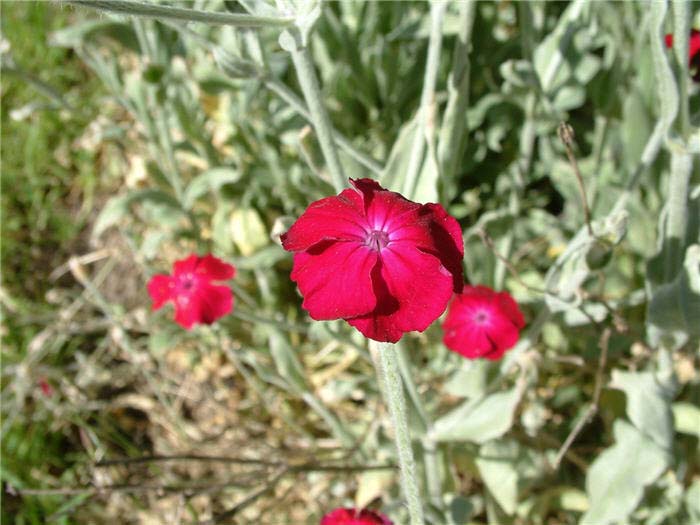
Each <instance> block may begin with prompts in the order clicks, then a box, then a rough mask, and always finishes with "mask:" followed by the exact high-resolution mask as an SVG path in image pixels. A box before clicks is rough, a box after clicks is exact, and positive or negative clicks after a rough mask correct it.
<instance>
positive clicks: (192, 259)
mask: <svg viewBox="0 0 700 525" xmlns="http://www.w3.org/2000/svg"><path fill="white" fill-rule="evenodd" d="M198 262H199V257H198V256H197V255H196V254H194V253H193V254H192V255H190V256H189V257H187V258H185V259H180V260H178V261H175V263H174V264H173V276H175V277H177V276H178V275H180V274H183V273H189V272H194V271H195V270H196V269H197V263H198Z"/></svg>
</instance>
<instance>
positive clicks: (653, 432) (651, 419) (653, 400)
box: [610, 370, 674, 451]
mask: <svg viewBox="0 0 700 525" xmlns="http://www.w3.org/2000/svg"><path fill="white" fill-rule="evenodd" d="M610 386H611V387H612V388H617V389H620V390H622V391H624V392H625V395H626V396H627V416H628V417H629V418H630V421H631V422H632V423H633V424H634V426H635V427H637V429H638V430H640V431H641V432H643V433H644V434H645V435H647V436H648V437H650V438H651V439H652V440H654V442H655V443H656V444H657V445H658V446H659V447H660V448H662V449H663V450H667V451H670V450H671V445H672V443H673V415H672V413H671V399H672V397H673V394H674V392H673V390H671V389H670V388H668V386H667V385H663V384H662V383H661V382H660V381H659V380H658V378H657V377H656V375H655V374H654V373H652V372H625V371H622V370H613V371H612V380H611V382H610Z"/></svg>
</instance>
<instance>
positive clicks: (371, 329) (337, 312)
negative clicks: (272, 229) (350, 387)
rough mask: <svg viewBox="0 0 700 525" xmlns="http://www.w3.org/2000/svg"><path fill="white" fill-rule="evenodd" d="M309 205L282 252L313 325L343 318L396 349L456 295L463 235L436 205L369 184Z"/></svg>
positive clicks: (354, 182)
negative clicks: (291, 261) (289, 254)
mask: <svg viewBox="0 0 700 525" xmlns="http://www.w3.org/2000/svg"><path fill="white" fill-rule="evenodd" d="M350 182H351V183H352V185H353V188H352V189H347V190H344V191H342V192H341V193H340V195H338V196H337V197H327V198H325V199H321V200H319V201H316V202H314V203H312V204H311V205H310V206H309V207H308V208H307V209H306V211H305V212H304V213H303V214H302V215H301V217H299V219H298V220H297V221H296V222H295V223H294V224H293V225H292V227H291V228H290V229H289V231H288V232H287V233H285V234H283V235H282V246H284V249H285V250H287V251H291V252H295V253H294V268H293V270H292V275H291V278H292V280H293V281H295V282H296V283H297V285H298V286H299V291H300V292H301V295H302V296H303V297H304V302H303V304H302V306H303V307H304V308H305V309H306V310H307V311H308V312H309V315H311V317H312V318H313V319H316V320H328V319H345V320H346V321H347V322H348V323H350V324H351V325H352V326H354V327H355V328H357V329H358V330H359V331H360V332H362V333H363V334H364V335H365V336H366V337H369V338H370V339H374V340H376V341H390V342H392V343H395V342H396V341H398V340H399V339H400V338H401V336H402V335H403V334H404V332H410V331H413V330H418V331H423V330H425V329H426V328H427V327H428V326H429V325H430V324H431V323H432V322H433V321H434V320H435V319H437V318H438V317H439V316H440V315H441V314H442V312H443V311H444V310H445V307H446V306H447V303H448V301H449V299H450V296H451V295H452V293H453V292H455V291H456V292H459V291H460V290H461V289H462V286H463V284H462V258H463V256H464V247H463V242H462V230H461V229H460V227H459V224H457V221H456V220H455V219H454V218H452V217H450V216H449V215H448V214H447V212H446V211H445V210H444V209H443V207H442V206H440V205H439V204H422V205H421V204H417V203H415V202H411V201H409V200H407V199H405V198H404V197H403V196H401V195H399V194H398V193H394V192H392V191H388V190H385V189H384V188H382V187H381V186H380V185H379V184H377V183H376V182H374V181H373V180H370V179H359V180H352V179H351V180H350Z"/></svg>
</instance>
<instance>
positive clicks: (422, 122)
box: [403, 1, 447, 199]
mask: <svg viewBox="0 0 700 525" xmlns="http://www.w3.org/2000/svg"><path fill="white" fill-rule="evenodd" d="M446 9H447V4H446V3H445V2H444V1H437V2H433V3H431V5H430V22H431V23H430V38H429V40H428V58H427V59H426V64H425V76H424V78H423V91H422V92H421V97H420V107H419V108H418V115H417V117H416V120H417V124H418V126H417V128H416V134H415V135H414V138H413V147H412V148H411V157H410V159H409V161H408V172H407V173H406V179H405V180H404V185H403V193H404V195H406V197H407V198H409V199H412V198H413V197H414V196H415V191H416V188H417V187H418V175H419V174H420V171H421V167H422V166H423V154H424V152H425V145H426V136H425V133H426V129H427V127H428V119H429V118H430V107H431V106H432V105H433V104H434V103H435V85H436V84H437V74H438V66H439V65H440V50H441V48H442V21H443V19H444V17H445V10H446Z"/></svg>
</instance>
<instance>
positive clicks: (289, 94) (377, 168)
mask: <svg viewBox="0 0 700 525" xmlns="http://www.w3.org/2000/svg"><path fill="white" fill-rule="evenodd" d="M262 80H263V82H264V83H265V86H267V88H268V89H269V90H270V91H272V92H273V93H275V94H277V95H278V96H279V97H280V98H281V99H282V100H284V101H285V102H286V103H287V104H289V106H290V107H291V108H292V109H293V110H294V111H296V112H297V113H299V114H300V115H301V116H302V117H304V118H305V119H306V120H308V121H309V122H311V123H313V118H312V116H311V113H310V112H309V110H308V109H307V107H306V105H305V104H304V102H303V101H302V100H300V99H299V97H297V95H296V94H295V93H294V92H293V91H292V90H291V89H289V88H288V87H287V86H286V85H284V84H283V83H282V82H280V81H279V80H277V79H276V78H272V77H269V76H265V77H263V79H262ZM332 132H333V140H334V141H335V143H336V144H337V145H338V146H339V147H340V148H342V149H343V151H345V153H347V154H348V156H350V157H352V158H353V159H355V160H356V161H357V162H359V163H360V164H362V165H363V166H364V167H365V168H367V169H369V170H371V171H372V172H374V174H375V175H380V174H381V172H382V170H383V169H384V168H383V167H382V165H381V164H380V163H379V162H377V161H376V160H374V159H373V158H371V157H369V156H367V155H365V154H364V153H362V152H361V151H358V150H357V149H356V148H355V146H353V145H352V143H351V142H350V141H349V140H348V139H347V138H345V137H344V136H343V135H341V134H340V133H338V132H337V131H336V130H332Z"/></svg>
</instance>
